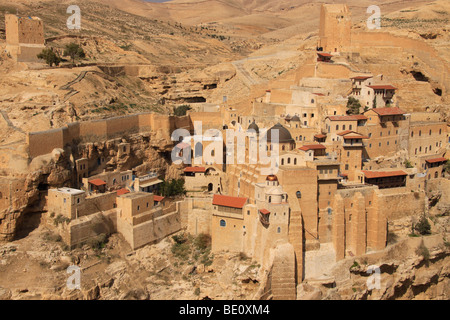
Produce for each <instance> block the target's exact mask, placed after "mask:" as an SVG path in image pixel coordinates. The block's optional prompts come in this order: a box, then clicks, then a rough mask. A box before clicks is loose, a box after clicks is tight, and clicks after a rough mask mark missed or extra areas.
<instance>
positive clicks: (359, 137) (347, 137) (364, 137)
mask: <svg viewBox="0 0 450 320" xmlns="http://www.w3.org/2000/svg"><path fill="white" fill-rule="evenodd" d="M344 139H345V140H348V139H369V137H367V136H361V135H360V136H345V137H344Z"/></svg>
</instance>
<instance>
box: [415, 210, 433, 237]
mask: <svg viewBox="0 0 450 320" xmlns="http://www.w3.org/2000/svg"><path fill="white" fill-rule="evenodd" d="M414 229H415V230H416V231H417V232H419V233H420V234H421V235H427V234H431V225H430V223H429V222H428V219H427V217H425V215H422V217H421V218H420V221H419V222H418V223H417V224H415V225H414Z"/></svg>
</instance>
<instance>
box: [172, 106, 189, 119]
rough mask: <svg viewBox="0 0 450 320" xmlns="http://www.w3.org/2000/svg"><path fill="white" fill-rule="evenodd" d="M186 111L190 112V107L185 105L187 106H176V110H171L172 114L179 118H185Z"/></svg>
mask: <svg viewBox="0 0 450 320" xmlns="http://www.w3.org/2000/svg"><path fill="white" fill-rule="evenodd" d="M188 110H191V107H190V106H189V105H187V104H184V105H182V106H178V107H176V108H175V107H174V108H173V113H174V114H175V115H176V116H178V117H181V116H185V115H186V113H187V111H188Z"/></svg>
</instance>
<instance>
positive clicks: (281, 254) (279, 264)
mask: <svg viewBox="0 0 450 320" xmlns="http://www.w3.org/2000/svg"><path fill="white" fill-rule="evenodd" d="M295 280H296V279H295V253H294V248H293V247H292V245H291V244H289V243H286V244H283V245H278V246H277V248H276V252H275V258H274V261H273V266H272V284H271V288H272V297H273V300H295V299H296V292H297V289H296V281H295Z"/></svg>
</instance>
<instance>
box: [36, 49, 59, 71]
mask: <svg viewBox="0 0 450 320" xmlns="http://www.w3.org/2000/svg"><path fill="white" fill-rule="evenodd" d="M37 58H38V59H41V60H44V61H45V63H47V64H48V65H49V66H50V67H52V66H53V65H55V66H59V64H60V63H61V58H60V57H59V56H58V55H57V54H56V53H55V52H54V51H53V50H52V49H44V50H42V51H41V53H39V54H38V55H37Z"/></svg>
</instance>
